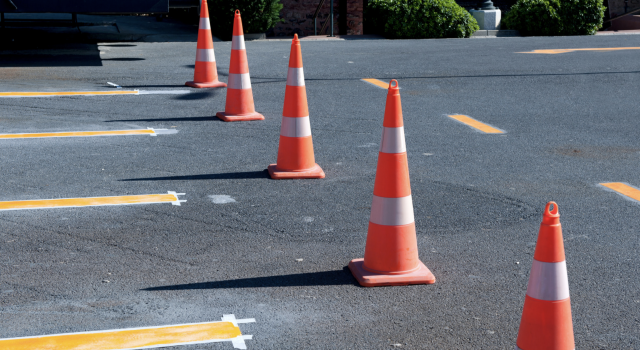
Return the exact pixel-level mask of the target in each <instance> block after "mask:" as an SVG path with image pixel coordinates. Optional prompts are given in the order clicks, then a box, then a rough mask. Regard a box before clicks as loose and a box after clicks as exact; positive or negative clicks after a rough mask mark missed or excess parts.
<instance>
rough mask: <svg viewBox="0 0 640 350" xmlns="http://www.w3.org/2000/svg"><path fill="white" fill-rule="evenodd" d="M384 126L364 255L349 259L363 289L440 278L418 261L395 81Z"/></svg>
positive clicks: (391, 85) (407, 167)
mask: <svg viewBox="0 0 640 350" xmlns="http://www.w3.org/2000/svg"><path fill="white" fill-rule="evenodd" d="M394 84H395V85H394ZM383 126H384V128H383V133H382V143H381V144H380V152H379V153H378V168H377V170H376V180H375V185H374V188H373V201H372V203H371V217H370V219H369V231H368V233H367V244H366V247H365V250H364V259H354V260H351V262H350V263H349V269H350V270H351V273H352V274H353V275H354V276H355V278H356V279H357V280H358V282H359V283H360V284H361V285H363V286H365V287H375V286H403V285H407V284H431V283H435V282H436V278H435V277H434V276H433V274H432V273H431V271H429V269H428V268H427V267H426V266H425V265H424V264H423V263H422V262H421V261H420V260H419V259H418V242H417V240H416V226H415V221H414V218H413V201H412V199H411V186H410V184H409V165H408V163H407V150H406V146H405V142H404V124H403V122H402V106H401V105H400V88H399V87H398V82H397V81H396V80H391V82H389V91H388V93H387V104H386V107H385V112H384V123H383Z"/></svg>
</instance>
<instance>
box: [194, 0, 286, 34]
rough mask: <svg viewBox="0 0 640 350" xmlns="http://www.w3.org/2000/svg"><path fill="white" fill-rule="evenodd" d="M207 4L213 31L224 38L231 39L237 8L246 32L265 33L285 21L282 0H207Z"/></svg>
mask: <svg viewBox="0 0 640 350" xmlns="http://www.w3.org/2000/svg"><path fill="white" fill-rule="evenodd" d="M207 4H208V6H209V21H210V22H211V31H212V33H213V35H215V36H217V37H218V38H220V39H222V40H231V35H232V34H233V18H234V14H235V11H236V10H240V16H241V17H242V29H243V30H244V32H245V33H264V32H266V31H267V30H269V29H271V28H273V27H275V26H276V24H278V23H281V22H284V20H283V19H282V18H280V10H282V7H283V6H282V3H280V0H207Z"/></svg>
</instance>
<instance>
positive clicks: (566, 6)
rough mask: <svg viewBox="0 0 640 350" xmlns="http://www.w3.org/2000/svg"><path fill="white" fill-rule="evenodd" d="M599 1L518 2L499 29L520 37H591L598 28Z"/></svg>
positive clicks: (600, 24) (600, 7) (600, 23)
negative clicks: (509, 30) (507, 30)
mask: <svg viewBox="0 0 640 350" xmlns="http://www.w3.org/2000/svg"><path fill="white" fill-rule="evenodd" d="M605 9H606V8H605V7H604V5H603V4H602V0H518V2H517V3H516V4H515V5H513V6H512V7H511V10H509V12H507V15H506V16H505V17H504V19H503V20H502V23H503V26H502V28H509V29H516V30H519V31H520V33H521V34H522V35H592V34H595V33H596V31H597V30H598V29H599V28H600V27H602V20H603V18H604V11H605Z"/></svg>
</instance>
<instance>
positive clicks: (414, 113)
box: [0, 35, 640, 349]
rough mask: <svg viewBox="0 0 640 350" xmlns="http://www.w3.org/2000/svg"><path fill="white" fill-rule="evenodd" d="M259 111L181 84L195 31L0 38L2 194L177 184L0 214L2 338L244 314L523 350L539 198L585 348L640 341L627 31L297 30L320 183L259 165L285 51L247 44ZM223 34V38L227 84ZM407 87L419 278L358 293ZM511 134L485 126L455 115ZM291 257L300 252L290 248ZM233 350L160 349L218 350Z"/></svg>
mask: <svg viewBox="0 0 640 350" xmlns="http://www.w3.org/2000/svg"><path fill="white" fill-rule="evenodd" d="M246 47H247V54H248V61H249V67H250V72H251V83H252V88H253V95H254V100H255V106H256V110H257V111H258V112H260V113H262V114H263V115H264V116H265V118H266V119H265V120H264V121H253V122H237V123H225V122H221V121H219V120H218V119H217V118H216V117H215V113H216V112H219V111H222V110H224V106H225V95H226V91H225V89H202V90H197V89H190V88H186V87H185V86H184V82H186V81H188V80H192V77H193V69H194V59H195V50H196V43H195V42H164V43H142V42H134V43H131V42H130V43H106V44H91V43H76V44H59V43H52V44H46V43H44V44H41V45H39V46H38V47H37V48H32V49H26V48H24V47H20V48H9V49H5V50H3V51H1V52H0V67H1V68H0V92H17V91H95V90H100V91H103V90H104V91H113V90H115V89H114V88H113V87H110V86H109V85H107V82H113V83H115V84H118V85H120V86H122V90H133V89H139V90H144V91H174V90H183V89H190V90H191V91H190V93H188V94H176V95H172V94H149V95H137V96H71V97H69V96H65V97H47V98H0V133H3V134H4V133H35V132H62V131H97V130H125V129H140V128H142V129H146V128H156V129H174V130H177V133H175V134H161V135H158V136H154V137H151V136H147V135H139V136H113V137H86V138H83V137H77V138H40V139H14V140H6V139H0V147H1V149H2V152H0V173H1V179H2V181H1V182H0V201H18V200H30V199H53V198H75V197H99V196H121V195H138V194H154V193H167V191H175V192H178V193H185V195H184V196H180V199H186V200H187V201H186V202H184V203H181V205H180V206H176V205H171V204H168V203H161V204H148V205H129V206H101V207H82V208H57V209H42V210H13V211H2V212H0V339H1V338H9V337H23V336H35V335H46V334H56V333H70V332H86V331H97V330H109V329H121V328H133V327H144V326H161V325H172V324H184V323H194V322H206V321H215V320H220V317H221V316H222V315H223V314H234V315H235V316H236V317H238V318H255V319H256V322H255V323H247V324H242V325H240V328H241V330H242V333H243V334H250V335H253V339H251V340H247V341H246V343H247V347H248V349H389V348H402V349H513V348H514V346H515V341H516V337H517V331H518V326H519V322H520V316H521V312H522V306H523V302H524V297H525V292H526V288H527V280H528V276H529V269H530V268H531V264H532V260H533V251H534V248H535V242H536V237H537V234H538V229H539V225H540V221H541V219H542V212H543V209H544V206H545V204H546V203H547V202H548V201H552V200H553V201H556V202H557V203H558V206H559V210H560V214H561V217H560V220H561V222H562V226H563V234H564V239H565V242H564V244H565V249H566V256H567V269H568V273H569V286H570V292H571V305H572V314H573V322H574V332H575V340H576V348H577V349H638V348H640V292H639V291H640V282H639V281H640V268H639V265H638V263H639V260H638V251H639V248H640V239H639V237H638V232H639V231H640V215H639V214H640V206H639V205H638V202H636V201H633V200H629V199H628V198H626V197H623V196H621V195H619V194H617V193H614V192H611V191H607V190H605V189H604V188H603V187H602V186H599V185H598V184H599V183H603V182H624V183H628V184H629V185H632V186H635V187H640V176H639V175H638V174H639V172H638V170H639V167H638V164H639V163H638V162H639V161H640V144H639V143H638V140H639V137H638V135H639V131H638V130H640V118H639V117H640V112H638V108H637V104H638V95H639V93H640V85H639V84H638V79H639V78H640V66H639V64H638V59H637V57H638V54H639V53H640V51H638V50H617V51H577V52H565V53H558V54H533V53H522V52H530V51H533V50H542V49H572V48H618V47H636V48H637V47H640V36H636V35H625V36H606V37H604V36H594V37H549V38H537V37H530V38H491V39H444V40H344V41H315V42H311V41H308V42H303V43H302V53H303V60H304V75H305V79H306V88H307V94H308V101H309V112H310V120H311V130H312V133H313V142H314V150H315V157H316V162H317V163H318V164H319V165H320V166H321V167H322V168H323V169H324V171H325V173H326V178H325V179H322V180H277V181H276V180H271V179H270V178H269V177H268V173H267V172H266V170H265V169H266V168H267V166H268V165H269V164H272V163H275V161H276V156H277V149H278V135H279V130H280V123H281V116H282V105H283V99H284V92H285V84H286V74H287V65H288V56H289V48H290V44H289V43H288V42H284V41H274V42H268V41H255V42H247V43H246ZM230 50H231V43H230V42H216V43H215V55H216V60H217V65H218V71H219V74H220V79H221V80H222V81H225V82H226V80H227V73H228V69H229V56H230ZM364 78H375V79H379V80H382V81H389V79H397V80H398V82H399V86H400V87H401V90H400V93H401V97H402V107H403V115H404V123H405V133H406V143H407V153H408V160H409V170H410V175H411V188H412V196H413V204H414V209H415V219H416V229H417V235H418V247H419V252H420V259H421V261H423V262H424V263H425V264H426V265H427V266H428V267H429V268H430V269H431V271H432V272H433V273H434V274H435V276H436V279H437V282H436V283H435V284H433V285H416V286H402V287H379V288H364V287H360V286H359V285H358V284H357V282H356V281H355V279H354V278H353V277H352V276H351V274H350V272H349V271H348V269H346V266H347V264H348V263H349V261H350V260H351V259H354V258H361V257H363V254H364V247H365V239H366V233H367V224H368V220H369V213H370V208H371V199H372V193H373V184H374V178H375V171H376V162H377V156H378V148H379V144H380V139H381V134H382V117H383V115H384V107H385V98H386V91H385V90H384V89H381V88H379V87H376V86H374V85H372V84H369V83H366V82H363V81H362V80H361V79H364ZM452 114H462V115H467V116H470V117H472V118H475V119H477V120H479V121H481V122H483V123H486V124H489V125H491V126H494V127H496V128H499V129H501V130H504V131H505V133H504V134H485V133H482V132H479V131H477V130H475V129H473V128H471V127H469V126H467V125H464V124H461V123H459V122H457V121H455V120H453V119H451V118H449V117H447V115H452ZM300 259H302V260H300ZM230 348H231V345H230V344H227V343H213V344H200V345H189V346H177V347H172V348H171V349H230Z"/></svg>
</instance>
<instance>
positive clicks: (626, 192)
mask: <svg viewBox="0 0 640 350" xmlns="http://www.w3.org/2000/svg"><path fill="white" fill-rule="evenodd" d="M600 185H601V186H604V187H606V188H608V189H611V190H614V191H616V192H618V193H619V194H621V195H623V196H626V197H629V198H631V199H634V200H637V201H639V202H640V190H639V189H637V188H634V187H631V186H629V185H627V184H623V183H622V182H603V183H601V184H600Z"/></svg>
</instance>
